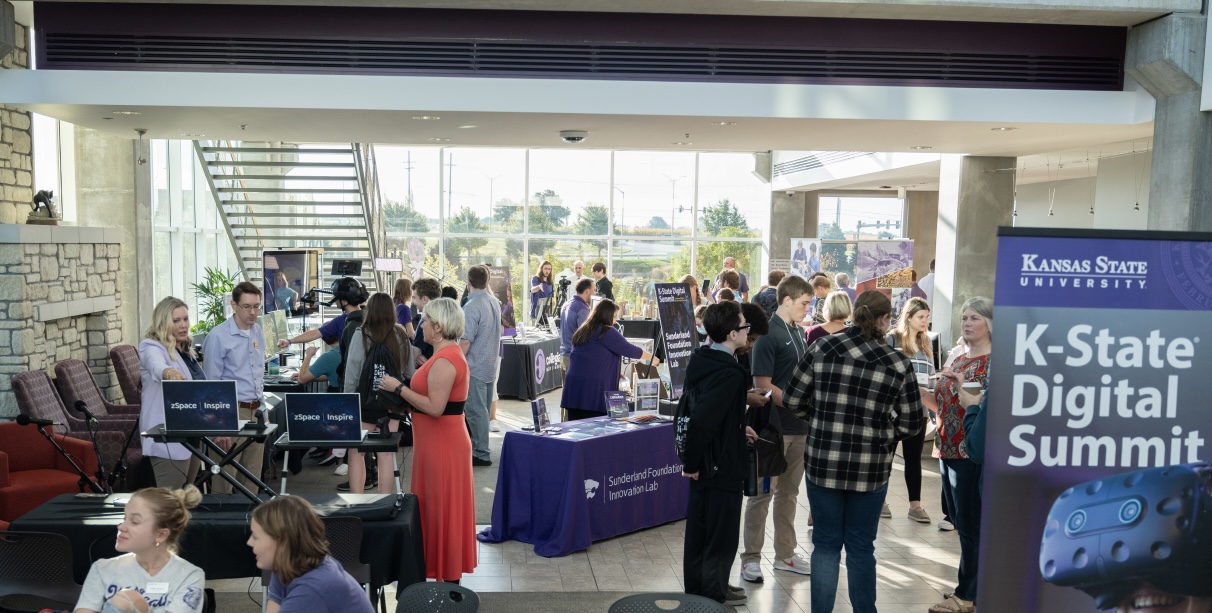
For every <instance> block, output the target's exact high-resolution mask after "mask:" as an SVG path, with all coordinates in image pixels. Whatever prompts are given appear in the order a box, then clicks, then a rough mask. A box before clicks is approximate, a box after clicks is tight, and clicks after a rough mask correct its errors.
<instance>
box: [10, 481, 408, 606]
mask: <svg viewBox="0 0 1212 613" xmlns="http://www.w3.org/2000/svg"><path fill="white" fill-rule="evenodd" d="M302 497H303V498H306V499H307V500H308V501H309V502H311V503H312V505H313V506H315V507H316V511H317V512H318V513H320V514H321V515H338V514H350V515H359V512H357V511H356V510H360V511H364V512H368V513H372V514H373V515H375V516H384V518H383V519H368V518H365V517H364V519H363V520H362V561H363V562H366V563H368V564H370V567H371V583H373V584H374V585H375V586H382V585H386V584H388V583H390V582H392V581H399V582H400V584H399V587H400V589H403V588H404V587H405V586H407V585H411V584H413V583H417V582H420V581H424V580H425V553H424V542H423V541H422V539H421V516H420V510H419V509H418V507H417V497H416V496H415V495H413V494H407V495H405V497H404V500H403V505H402V508H401V509H400V512H399V513H398V514H397V515H396V516H395V517H394V518H387V517H385V513H382V512H381V511H384V510H385V509H383V508H381V507H382V506H387V507H390V506H391V505H392V504H393V503H394V500H395V498H394V496H392V497H388V498H386V499H384V500H382V501H380V502H378V503H375V504H374V505H361V506H360V507H354V508H350V509H345V508H340V506H339V505H340V498H339V497H338V496H337V495H336V494H303V495H302ZM122 512H123V509H122V507H120V506H115V505H112V504H106V503H105V502H104V500H102V499H99V498H78V497H76V495H75V494H64V495H62V496H58V497H56V498H53V499H51V500H50V501H49V502H47V503H46V504H43V505H42V506H40V507H38V508H36V509H34V510H33V511H30V512H29V513H26V514H25V515H23V516H21V517H20V518H19V519H17V520H16V521H14V522H13V523H12V527H11V529H12V530H22V531H29V532H54V533H57V534H62V535H64V536H66V537H67V538H68V539H69V540H70V541H71V542H72V561H73V564H72V573H73V574H74V575H75V579H76V581H77V582H80V583H83V582H84V578H85V577H86V576H87V575H88V569H89V567H90V566H91V565H92V563H93V561H95V560H98V559H101V558H112V557H114V556H116V555H118V553H117V552H116V551H115V550H114V537H115V535H116V532H117V528H118V524H119V523H121V521H122ZM192 514H193V517H192V519H190V521H189V525H188V526H187V527H186V529H185V534H184V535H183V536H182V537H181V542H180V552H179V553H180V555H181V557H183V558H185V559H186V560H188V561H190V562H191V563H193V564H195V565H197V566H198V567H199V568H201V569H202V570H203V571H205V572H206V578H207V579H236V578H241V577H260V576H261V571H260V570H258V569H257V564H256V559H255V558H254V557H253V555H252V550H251V549H249V548H248V545H247V544H245V543H246V541H248V522H249V517H251V515H252V504H251V503H250V502H249V501H248V499H246V498H245V497H243V496H241V495H239V494H229V495H222V496H210V495H208V496H204V497H203V500H202V504H201V505H199V506H198V507H197V508H196V509H194V510H193V511H192Z"/></svg>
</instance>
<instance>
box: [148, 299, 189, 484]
mask: <svg viewBox="0 0 1212 613" xmlns="http://www.w3.org/2000/svg"><path fill="white" fill-rule="evenodd" d="M182 347H184V349H182ZM182 351H185V352H187V353H185V354H182ZM192 353H193V341H192V340H191V339H190V336H189V307H188V306H186V304H185V302H183V301H181V300H180V299H179V298H173V297H172V296H169V297H167V298H165V299H164V300H161V301H160V303H159V304H157V305H156V309H155V310H154V311H152V323H151V326H150V327H149V328H148V329H147V334H145V335H144V338H143V340H142V341H140V342H139V375H140V378H141V379H142V381H143V394H142V396H141V398H140V401H139V402H140V405H139V406H140V412H139V429H140V430H143V431H147V430H148V429H150V428H154V427H155V426H159V425H162V424H163V423H164V388H163V386H162V385H161V383H163V382H164V381H166V380H170V381H173V380H176V381H188V380H192V379H193V376H192V375H191V373H190V368H189V361H190V360H191V359H192V357H193V355H192ZM143 457H145V458H147V459H148V460H150V462H151V466H152V470H153V471H154V472H155V476H156V486H158V487H166V488H169V489H179V488H181V487H183V486H184V485H185V484H187V483H193V481H194V477H196V476H197V475H198V469H199V468H200V467H201V461H200V460H198V458H196V457H194V456H193V455H192V454H191V453H190V452H189V450H188V449H186V448H185V446H184V445H181V444H178V443H157V442H155V441H153V440H151V439H150V438H146V437H145V438H144V439H143Z"/></svg>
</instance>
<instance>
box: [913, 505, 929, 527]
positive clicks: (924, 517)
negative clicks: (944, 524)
mask: <svg viewBox="0 0 1212 613" xmlns="http://www.w3.org/2000/svg"><path fill="white" fill-rule="evenodd" d="M909 519H912V520H913V521H916V522H921V523H923V524H928V523H930V515H929V514H928V513H926V509H925V508H923V507H911V508H910V509H909Z"/></svg>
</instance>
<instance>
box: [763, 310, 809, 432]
mask: <svg viewBox="0 0 1212 613" xmlns="http://www.w3.org/2000/svg"><path fill="white" fill-rule="evenodd" d="M807 351H808V346H807V342H806V340H805V338H804V332H803V328H801V327H800V326H799V325H798V324H789V323H787V322H785V321H783V320H782V319H781V318H780V317H779V314H778V313H777V312H776V313H775V314H774V315H773V316H771V317H770V332H769V333H767V334H766V336H763V337H761V338H759V339H758V340H757V343H756V344H754V346H753V353H752V354H751V355H750V356H749V368H750V369H751V370H752V371H753V372H752V373H751V374H753V376H755V377H770V382H771V383H772V384H774V386H775V387H777V388H779V389H781V390H783V391H784V392H786V391H787V386H789V385H791V373H792V372H793V371H794V370H795V365H796V364H799V363H800V360H801V359H802V358H803V357H804V354H805V353H806V352H807ZM775 409H777V410H778V414H779V422H780V423H782V425H783V434H792V435H795V434H808V424H807V422H805V421H804V420H802V419H798V418H796V416H795V414H793V413H792V412H791V411H789V410H787V409H785V408H783V407H780V406H776V407H775Z"/></svg>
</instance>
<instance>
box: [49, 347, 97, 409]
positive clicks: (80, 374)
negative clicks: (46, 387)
mask: <svg viewBox="0 0 1212 613" xmlns="http://www.w3.org/2000/svg"><path fill="white" fill-rule="evenodd" d="M55 383H56V387H58V388H59V396H60V397H61V398H63V407H64V408H66V409H67V412H68V413H70V414H71V415H72V417H76V418H80V419H83V418H84V415H82V414H80V413H78V412H76V408H75V407H76V402H77V401H80V400H83V401H84V404H86V405H88V410H89V411H92V413H93V415H96V416H98V417H100V416H102V415H108V414H109V411H107V410H106V406H105V397H104V396H102V395H101V388H99V387H97V380H96V379H94V378H93V371H91V370H89V369H88V364H85V363H84V362H83V361H81V360H63V361H62V362H59V363H58V364H55Z"/></svg>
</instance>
